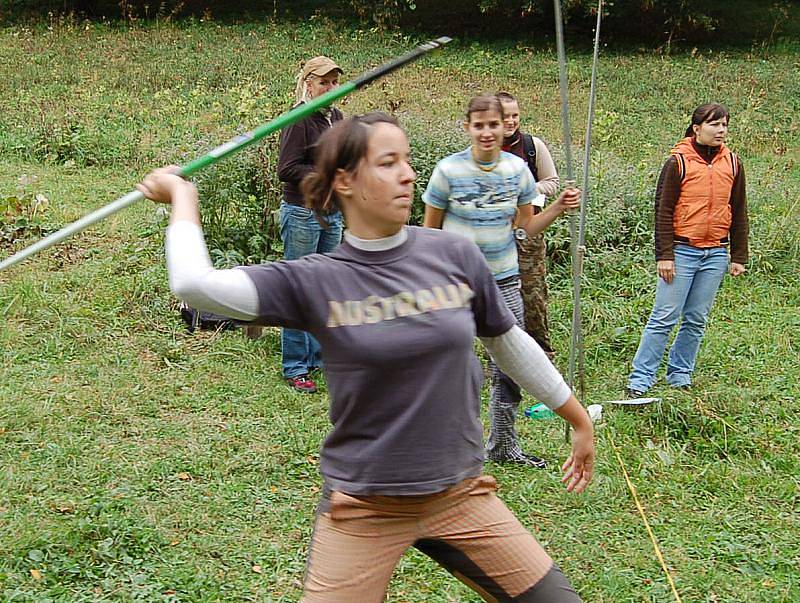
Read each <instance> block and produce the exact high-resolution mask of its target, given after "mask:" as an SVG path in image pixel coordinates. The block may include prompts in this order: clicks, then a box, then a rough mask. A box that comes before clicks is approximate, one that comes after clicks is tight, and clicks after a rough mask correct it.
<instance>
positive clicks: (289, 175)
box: [278, 118, 314, 186]
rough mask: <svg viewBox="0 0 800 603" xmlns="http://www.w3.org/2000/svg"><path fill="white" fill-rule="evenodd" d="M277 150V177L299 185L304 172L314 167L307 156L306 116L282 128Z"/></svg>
mask: <svg viewBox="0 0 800 603" xmlns="http://www.w3.org/2000/svg"><path fill="white" fill-rule="evenodd" d="M280 141H281V142H280V151H279V152H278V179H280V181H281V182H288V183H290V184H293V185H295V186H300V182H301V181H302V180H303V178H305V176H306V174H308V173H309V172H311V171H312V170H313V169H314V164H313V163H311V162H310V160H309V158H308V153H307V148H308V118H306V119H304V120H302V121H300V122H298V123H295V124H292V125H291V126H289V127H288V128H284V130H283V131H282V132H281V139H280Z"/></svg>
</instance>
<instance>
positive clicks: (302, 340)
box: [280, 201, 342, 378]
mask: <svg viewBox="0 0 800 603" xmlns="http://www.w3.org/2000/svg"><path fill="white" fill-rule="evenodd" d="M280 219H281V239H282V240H283V257H284V259H287V260H296V259H297V258H301V257H303V256H304V255H310V254H312V253H327V252H329V251H333V250H334V249H336V246H337V245H339V243H340V242H341V240H342V214H341V213H340V212H338V211H337V212H334V213H332V214H329V215H328V216H326V221H327V223H328V227H327V228H323V227H322V225H321V224H320V223H319V222H318V221H317V218H316V217H315V216H314V212H313V211H311V210H310V209H307V208H305V207H301V206H299V205H292V204H291V203H286V202H285V201H281V209H280ZM281 354H282V359H281V364H282V366H283V376H284V377H286V378H289V377H298V376H300V375H306V374H308V371H309V370H310V369H313V368H318V367H320V366H322V359H321V358H320V349H319V343H318V342H317V340H316V339H315V338H314V337H313V336H312V335H310V334H308V333H306V332H305V331H298V330H295V329H282V330H281Z"/></svg>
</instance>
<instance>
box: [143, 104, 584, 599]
mask: <svg viewBox="0 0 800 603" xmlns="http://www.w3.org/2000/svg"><path fill="white" fill-rule="evenodd" d="M409 162H410V157H409V146H408V141H407V139H406V136H405V133H404V132H403V130H401V129H400V128H399V127H398V125H397V124H396V122H395V121H394V120H393V119H392V118H390V117H388V116H386V115H382V114H369V115H366V116H364V117H361V118H352V119H347V120H344V121H342V122H340V123H338V124H335V125H334V126H333V127H332V128H331V129H330V130H328V131H327V132H325V134H323V135H322V137H321V138H320V141H319V147H318V154H317V161H316V171H315V172H314V174H313V175H311V176H309V177H308V178H307V179H306V180H305V181H304V183H303V190H304V193H305V195H306V200H307V202H308V203H309V205H310V206H311V207H313V209H314V211H316V212H322V213H324V212H327V211H329V210H330V209H331V208H332V207H341V209H342V211H343V212H344V214H345V218H346V220H347V224H348V229H349V230H348V231H347V232H346V233H345V240H344V242H343V243H342V245H340V246H339V247H338V248H337V249H336V250H335V251H333V252H332V253H329V254H324V255H318V254H315V255H310V256H306V257H304V258H301V259H298V260H293V261H282V262H277V263H273V264H265V265H259V266H250V267H243V268H236V269H232V270H215V269H214V268H213V267H212V265H211V262H210V261H209V258H208V253H207V251H206V248H205V244H204V241H203V236H202V231H201V229H200V226H199V224H200V222H199V216H198V209H197V192H196V190H195V188H194V186H193V185H192V184H190V183H188V182H186V181H184V180H182V179H181V178H179V177H177V176H175V175H172V174H171V173H170V172H169V171H168V170H159V171H157V172H154V173H153V174H151V175H149V176H148V177H147V178H146V179H145V180H144V182H143V183H142V184H141V185H140V190H141V191H142V192H143V193H144V194H145V195H147V196H148V197H150V198H151V199H154V200H158V201H164V202H171V203H172V206H173V210H172V217H171V224H170V226H169V229H168V231H167V242H166V246H167V265H168V270H169V279H170V287H171V289H172V290H173V291H174V292H175V294H176V295H178V297H180V298H182V299H185V300H187V301H189V302H190V303H191V304H193V305H194V306H195V307H199V308H206V309H209V310H224V311H225V313H226V315H227V316H233V317H236V318H238V319H240V320H252V321H256V322H258V323H260V324H265V325H283V326H289V327H293V328H299V329H304V330H307V331H309V332H311V333H313V334H314V335H315V336H316V337H317V338H318V339H319V342H320V344H321V346H322V355H323V359H324V363H325V364H324V370H325V373H326V377H327V380H328V383H329V391H330V397H331V407H330V418H331V422H332V424H333V427H332V429H331V432H330V434H329V435H328V437H327V438H326V440H325V442H324V444H323V446H322V451H321V454H320V470H321V473H322V476H323V481H324V488H323V495H322V500H321V502H320V505H319V508H318V512H317V516H316V525H315V528H314V535H313V538H312V542H311V547H310V552H309V559H308V565H307V571H306V578H305V582H304V593H303V601H307V602H317V601H325V602H333V601H366V602H378V601H382V600H383V599H384V597H385V593H386V588H387V585H388V582H389V579H390V577H391V574H392V571H393V569H394V567H395V565H396V564H397V562H398V560H399V559H400V557H401V555H402V554H403V552H404V551H405V550H406V549H407V548H409V547H410V546H415V547H417V548H418V549H419V550H421V551H423V552H425V553H426V554H427V555H429V556H430V557H432V558H433V559H434V560H436V561H437V562H438V563H440V564H441V565H443V566H444V567H446V568H447V569H448V570H449V571H451V572H453V573H454V574H455V575H456V576H458V577H459V578H460V579H461V580H463V581H464V582H465V583H466V584H467V585H469V586H470V587H471V588H473V589H474V590H475V591H477V592H478V593H480V594H481V596H482V597H484V598H485V599H486V600H487V601H498V600H500V601H527V602H539V603H544V602H545V601H547V602H551V603H552V602H557V603H562V602H563V603H574V602H576V601H580V599H579V598H578V596H577V595H576V594H575V592H574V591H573V590H572V588H571V587H570V586H569V583H568V582H567V580H566V578H565V577H564V575H563V574H562V573H561V571H560V570H559V569H558V567H557V566H556V565H554V563H553V561H552V560H551V559H550V557H549V556H548V555H547V553H545V551H544V550H543V549H542V548H541V546H540V545H539V544H538V543H537V542H536V540H535V539H534V538H533V536H532V535H531V534H530V533H529V532H528V531H527V530H525V529H524V528H523V527H522V525H521V524H520V523H519V521H518V520H517V519H516V518H515V517H514V516H513V515H512V514H511V512H510V511H509V510H508V509H507V508H506V506H505V505H504V504H503V503H502V502H501V501H500V500H499V499H498V498H497V496H496V495H495V493H494V491H495V487H496V484H495V481H494V479H493V478H492V477H491V476H488V475H483V474H482V465H483V456H484V451H483V445H482V428H481V424H480V421H479V401H480V397H479V391H480V383H481V376H482V371H481V367H480V363H479V362H478V359H477V358H476V357H475V354H474V352H473V339H474V337H475V336H476V335H477V336H479V337H480V338H481V340H482V341H483V342H484V345H485V346H486V347H487V349H488V350H489V352H490V353H491V354H492V356H493V357H494V359H495V361H496V362H497V363H498V364H499V365H500V366H502V367H503V370H505V371H507V372H508V373H509V374H510V375H512V376H513V377H514V378H515V379H517V380H518V382H519V383H520V384H522V385H523V386H524V387H525V388H526V389H529V390H530V391H532V392H533V393H534V395H536V396H537V397H538V398H540V399H542V400H544V401H545V402H546V403H547V404H548V405H549V406H550V407H551V408H553V409H554V410H555V412H556V413H558V414H559V415H560V416H562V417H563V418H565V419H566V420H567V421H569V423H570V424H571V425H572V426H573V427H574V429H575V434H574V438H573V443H572V452H571V454H570V456H569V458H568V459H567V461H566V462H565V463H564V467H563V469H564V476H563V478H562V481H563V482H564V483H565V484H566V486H567V490H569V491H572V492H581V491H583V490H584V488H586V486H587V485H588V483H589V481H590V480H591V478H592V471H593V463H594V440H593V431H592V424H591V421H590V420H589V417H588V415H587V414H586V412H585V410H584V409H583V408H582V407H581V405H580V403H579V402H578V400H577V399H576V398H575V397H574V396H573V395H572V393H571V391H570V389H569V388H568V387H567V385H566V384H565V383H564V381H563V379H562V378H561V376H560V375H559V374H558V372H557V371H556V370H555V368H554V367H553V365H552V364H550V362H549V360H548V359H547V357H546V356H545V355H544V353H543V352H542V351H541V349H540V348H539V347H538V346H537V345H536V344H535V342H534V341H533V340H532V339H531V338H530V337H529V336H528V335H527V334H526V333H525V332H524V331H522V330H521V329H519V328H518V327H517V326H516V324H515V320H514V317H513V316H512V314H511V313H510V312H509V311H508V309H507V308H506V306H505V304H504V303H503V300H502V298H501V297H500V292H499V291H498V289H497V287H496V285H495V283H494V279H493V278H492V274H491V272H490V270H489V268H488V266H487V265H486V262H485V260H484V259H483V257H482V255H481V253H480V251H479V250H478V248H477V247H476V246H475V245H474V244H473V243H471V242H470V241H468V240H466V239H464V238H463V237H459V236H456V235H453V234H450V233H447V232H441V231H436V230H429V229H424V228H414V227H409V226H406V221H407V219H408V217H409V214H410V209H411V202H412V199H413V190H414V180H415V174H414V171H413V170H412V168H411V166H410V163H409ZM442 375H447V378H446V379H443V378H442Z"/></svg>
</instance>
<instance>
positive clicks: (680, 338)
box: [628, 244, 728, 392]
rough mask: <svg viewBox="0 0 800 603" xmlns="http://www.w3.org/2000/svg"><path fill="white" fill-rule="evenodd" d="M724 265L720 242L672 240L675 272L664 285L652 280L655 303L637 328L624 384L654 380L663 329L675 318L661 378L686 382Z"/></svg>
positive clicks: (643, 385)
mask: <svg viewBox="0 0 800 603" xmlns="http://www.w3.org/2000/svg"><path fill="white" fill-rule="evenodd" d="M727 268H728V251H727V249H725V248H724V247H712V248H710V249H701V248H699V247H692V246H690V245H684V244H677V245H675V277H674V278H673V279H672V283H670V284H667V283H666V281H664V279H662V278H660V277H659V279H658V285H657V286H656V303H655V306H654V307H653V313H652V314H651V315H650V319H649V320H648V321H647V326H645V328H644V332H643V333H642V340H641V341H640V342H639V349H638V350H637V351H636V356H635V357H634V359H633V371H632V372H631V374H630V377H628V387H629V388H630V389H632V390H636V391H639V392H644V391H647V390H648V389H649V388H650V386H651V385H653V383H654V382H655V380H656V371H658V366H659V365H660V364H661V358H662V357H663V356H664V348H666V346H667V340H668V339H669V334H670V333H671V332H672V329H673V327H674V326H675V325H676V324H677V323H678V319H681V326H680V329H678V334H677V335H676V337H675V341H674V342H673V343H672V347H671V348H670V350H669V360H668V363H667V382H668V383H669V384H670V385H673V386H675V387H681V386H685V385H691V383H692V372H693V371H694V364H695V359H696V358H697V350H698V349H699V348H700V341H701V340H702V339H703V332H704V331H705V328H706V320H707V319H708V313H709V312H710V311H711V306H712V304H713V303H714V297H715V296H716V294H717V290H718V289H719V286H720V284H721V283H722V279H723V277H724V276H725V272H726V271H727Z"/></svg>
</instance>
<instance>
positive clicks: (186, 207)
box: [136, 165, 200, 225]
mask: <svg viewBox="0 0 800 603" xmlns="http://www.w3.org/2000/svg"><path fill="white" fill-rule="evenodd" d="M179 169H180V168H179V167H178V166H177V165H168V166H167V167H163V168H159V169H157V170H153V171H152V172H150V173H149V174H147V176H145V177H144V180H142V181H141V182H140V183H139V184H137V185H136V188H137V189H138V190H139V191H140V192H141V193H142V194H143V195H144V196H145V197H147V198H148V199H152V200H153V201H158V202H159V203H170V204H171V205H172V210H171V211H170V223H171V224H172V223H175V222H179V221H182V220H185V221H188V222H192V223H193V224H197V225H200V212H199V211H198V209H197V205H198V201H197V189H196V188H195V186H194V184H192V183H191V182H189V181H187V180H184V179H183V178H181V177H180V176H179V175H178V170H179Z"/></svg>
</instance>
